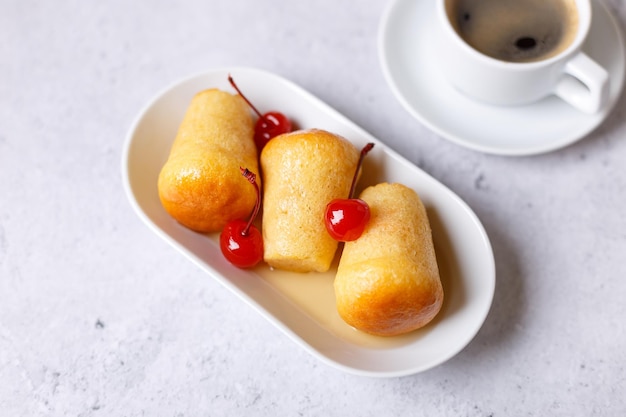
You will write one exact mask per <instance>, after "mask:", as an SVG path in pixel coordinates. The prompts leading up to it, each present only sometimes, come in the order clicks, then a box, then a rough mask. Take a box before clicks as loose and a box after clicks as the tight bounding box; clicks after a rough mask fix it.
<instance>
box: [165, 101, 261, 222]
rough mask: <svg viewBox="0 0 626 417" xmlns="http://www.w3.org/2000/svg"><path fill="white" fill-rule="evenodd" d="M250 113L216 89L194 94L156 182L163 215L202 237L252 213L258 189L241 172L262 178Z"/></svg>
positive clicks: (247, 109)
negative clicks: (204, 233)
mask: <svg viewBox="0 0 626 417" xmlns="http://www.w3.org/2000/svg"><path fill="white" fill-rule="evenodd" d="M253 137H254V125H253V120H252V117H251V114H250V109H249V107H248V105H247V104H246V102H245V101H244V100H243V99H242V98H241V97H239V96H238V95H232V94H229V93H227V92H224V91H220V90H218V89H209V90H205V91H202V92H199V93H198V94H196V95H195V96H194V97H193V99H192V101H191V104H190V105H189V108H188V109H187V112H186V114H185V117H184V119H183V121H182V123H181V125H180V127H179V130H178V134H177V136H176V138H175V140H174V143H173V145H172V148H171V151H170V155H169V158H168V160H167V162H166V163H165V165H164V166H163V168H162V169H161V172H160V175H159V179H158V191H159V198H160V200H161V203H162V204H163V207H164V208H165V210H166V211H167V212H168V213H169V214H170V215H171V216H172V217H174V218H175V219H176V220H177V221H179V222H180V223H181V224H183V225H184V226H186V227H188V228H190V229H193V230H196V231H198V232H217V231H220V230H221V229H222V228H223V227H224V225H225V224H226V223H227V222H228V221H230V220H234V219H238V218H246V217H247V216H248V215H249V214H250V212H251V210H252V209H253V207H254V204H255V201H256V192H255V189H254V187H252V186H251V185H250V183H249V182H248V181H247V180H246V179H245V178H244V177H243V176H242V175H241V172H240V170H239V167H243V168H248V169H249V170H251V171H253V172H255V173H257V174H258V173H259V168H258V161H257V150H256V147H255V144H254V140H253Z"/></svg>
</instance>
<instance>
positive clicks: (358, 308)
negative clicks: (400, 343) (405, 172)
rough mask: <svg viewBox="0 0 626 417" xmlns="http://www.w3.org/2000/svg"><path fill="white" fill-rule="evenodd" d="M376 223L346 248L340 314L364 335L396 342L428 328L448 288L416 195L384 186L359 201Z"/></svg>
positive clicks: (339, 281) (338, 286)
mask: <svg viewBox="0 0 626 417" xmlns="http://www.w3.org/2000/svg"><path fill="white" fill-rule="evenodd" d="M359 198H361V199H362V200H364V201H365V202H367V203H368V205H369V207H370V211H371V218H370V221H369V223H368V225H367V226H366V227H365V231H364V232H363V235H361V237H360V238H359V239H357V240H355V241H352V242H347V243H346V244H345V247H344V249H343V253H342V255H341V259H340V261H339V266H338V269H337V275H336V278H335V282H334V286H335V295H336V303H337V311H338V312H339V315H340V316H341V317H342V318H343V320H344V321H345V322H346V323H348V324H349V325H351V326H353V327H355V328H357V329H359V330H362V331H364V332H367V333H370V334H374V335H380V336H394V335H399V334H403V333H408V332H410V331H413V330H415V329H418V328H420V327H423V326H425V325H426V324H427V323H429V322H430V321H431V320H432V319H433V318H434V317H435V316H436V315H437V313H438V312H439V310H440V308H441V305H442V303H443V288H442V286H441V280H440V278H439V268H438V266H437V259H436V257H435V249H434V245H433V240H432V232H431V228H430V223H429V221H428V217H427V215H426V209H425V208H424V205H423V204H422V201H421V200H420V198H419V196H418V195H417V193H416V192H415V191H413V189H411V188H408V187H406V186H404V185H401V184H389V183H382V184H378V185H376V186H372V187H368V188H366V189H365V190H364V191H363V192H362V193H361V195H360V197H359Z"/></svg>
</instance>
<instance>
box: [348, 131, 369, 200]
mask: <svg viewBox="0 0 626 417" xmlns="http://www.w3.org/2000/svg"><path fill="white" fill-rule="evenodd" d="M373 147H374V144H373V143H371V142H370V143H368V144H367V145H365V146H364V147H363V149H361V155H359V161H358V162H357V164H356V171H355V172H354V177H352V185H350V194H348V198H352V196H353V194H354V189H355V188H356V182H357V178H358V177H359V170H360V169H361V165H362V164H363V158H365V155H367V154H368V152H369V151H371V150H372V148H373Z"/></svg>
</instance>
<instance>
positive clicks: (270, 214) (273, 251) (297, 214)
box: [261, 129, 359, 272]
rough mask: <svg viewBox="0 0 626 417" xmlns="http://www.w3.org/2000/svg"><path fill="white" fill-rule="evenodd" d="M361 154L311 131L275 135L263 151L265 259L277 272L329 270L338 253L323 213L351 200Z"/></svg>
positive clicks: (336, 138)
mask: <svg viewBox="0 0 626 417" xmlns="http://www.w3.org/2000/svg"><path fill="white" fill-rule="evenodd" d="M358 159H359V150H358V149H357V148H356V147H355V146H354V145H353V144H352V143H350V142H349V141H348V140H346V139H345V138H342V137H340V136H337V135H335V134H332V133H329V132H326V131H323V130H317V129H311V130H303V131H296V132H292V133H287V134H283V135H280V136H277V137H275V138H274V139H272V140H271V141H269V143H268V144H267V145H266V146H265V147H264V148H263V151H262V152H261V171H262V173H263V184H264V195H263V243H264V246H265V253H264V259H265V261H266V262H267V263H268V264H269V265H270V266H271V267H274V268H277V269H283V270H288V271H295V272H311V271H316V272H325V271H327V270H328V269H329V268H330V265H331V263H332V260H333V258H334V256H335V252H336V251H337V245H338V244H337V241H336V240H334V239H333V238H332V237H330V235H329V234H328V232H327V231H326V226H325V225H324V212H325V210H326V205H327V204H328V203H329V202H330V201H331V200H332V199H334V198H347V197H348V194H349V192H350V185H351V183H352V178H353V176H354V172H355V170H356V167H357V162H358Z"/></svg>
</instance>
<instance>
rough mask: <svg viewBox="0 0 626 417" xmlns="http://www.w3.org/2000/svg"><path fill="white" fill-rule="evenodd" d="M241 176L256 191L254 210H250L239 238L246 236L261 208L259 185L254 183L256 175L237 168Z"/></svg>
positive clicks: (246, 169)
mask: <svg viewBox="0 0 626 417" xmlns="http://www.w3.org/2000/svg"><path fill="white" fill-rule="evenodd" d="M239 170H240V171H241V174H242V175H243V176H244V177H246V179H247V180H248V181H249V182H250V184H252V185H254V189H255V190H256V203H255V204H254V209H253V210H252V214H251V215H250V219H249V220H248V224H246V227H245V228H244V229H243V230H242V231H241V236H247V235H248V231H249V230H250V226H252V223H253V222H254V219H256V216H257V214H259V209H260V208H261V191H260V190H259V184H257V182H256V174H255V173H254V172H252V171H250V170H249V169H248V168H242V167H239Z"/></svg>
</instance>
